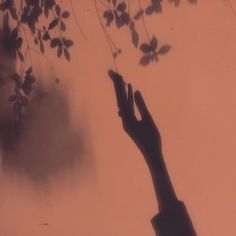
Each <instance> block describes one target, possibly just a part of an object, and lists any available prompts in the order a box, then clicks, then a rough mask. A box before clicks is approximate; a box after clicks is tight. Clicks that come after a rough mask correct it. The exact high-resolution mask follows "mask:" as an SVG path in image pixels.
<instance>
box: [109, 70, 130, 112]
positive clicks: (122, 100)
mask: <svg viewBox="0 0 236 236" xmlns="http://www.w3.org/2000/svg"><path fill="white" fill-rule="evenodd" d="M108 74H109V76H110V78H111V80H112V81H113V84H114V88H115V92H116V99H117V105H118V108H119V109H120V112H121V113H123V112H124V111H125V110H126V109H127V95H126V91H125V83H124V80H123V78H122V76H121V75H119V74H118V73H116V72H114V71H112V70H109V71H108Z"/></svg>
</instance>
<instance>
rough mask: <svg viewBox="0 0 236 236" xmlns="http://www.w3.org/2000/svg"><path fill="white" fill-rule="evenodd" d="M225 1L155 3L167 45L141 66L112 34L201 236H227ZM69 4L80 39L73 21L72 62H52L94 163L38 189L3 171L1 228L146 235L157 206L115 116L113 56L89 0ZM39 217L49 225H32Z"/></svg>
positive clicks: (41, 66) (234, 114)
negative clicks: (161, 6)
mask: <svg viewBox="0 0 236 236" xmlns="http://www.w3.org/2000/svg"><path fill="white" fill-rule="evenodd" d="M145 2H147V1H144V3H145ZM227 2H228V1H223V0H217V1H211V0H199V1H198V4H197V5H196V6H192V5H190V4H189V3H188V2H187V1H184V0H183V1H182V3H181V5H180V7H179V8H174V7H172V6H170V5H169V3H167V1H164V11H163V14H161V15H158V16H155V17H151V18H147V19H146V20H147V25H148V29H149V31H150V32H154V33H156V34H157V35H158V38H159V42H160V43H169V44H171V45H172V50H171V51H170V53H169V54H168V55H166V56H164V57H162V58H161V60H160V61H159V62H158V63H157V64H153V65H151V66H149V67H147V68H143V67H140V66H137V64H138V60H139V56H140V54H139V52H137V51H136V50H135V49H134V48H133V47H132V45H131V44H130V38H129V37H130V36H129V33H128V31H126V30H121V31H118V32H116V31H114V32H112V35H113V37H114V38H115V40H116V42H117V43H118V44H119V45H120V46H121V47H122V48H123V55H122V56H121V58H120V59H119V60H118V65H119V70H120V72H121V73H122V74H123V75H124V77H125V79H126V80H127V81H130V82H132V83H133V85H134V87H135V88H138V89H141V90H142V91H143V94H144V97H145V99H146V101H147V104H148V106H149V108H150V110H151V112H152V114H153V116H154V118H155V120H156V121H157V122H158V125H159V128H160V130H161V133H162V137H163V142H164V153H165V159H166V162H167V165H168V169H169V171H170V175H171V177H172V180H173V183H174V185H175V188H176V191H177V194H178V196H179V198H180V199H182V200H184V201H185V203H186V205H187V207H188V209H189V212H190V214H191V216H192V220H193V223H194V225H195V228H196V231H197V232H198V235H201V236H213V235H214V236H220V235H227V236H235V235H236V228H235V218H236V203H235V199H236V188H235V186H236V185H235V180H236V172H235V166H236V159H235V158H236V145H235V143H236V141H235V140H236V93H235V88H236V71H235V62H236V43H235V42H236V16H235V15H234V13H233V12H232V10H231V9H230V8H229V5H228V3H227ZM231 3H232V5H233V6H235V8H236V1H235V0H234V1H233V0H231ZM74 4H75V5H76V4H77V5H78V7H76V13H77V14H78V16H79V19H80V23H81V26H82V28H83V30H84V31H85V33H86V35H87V37H88V40H87V41H86V40H84V39H83V38H82V37H81V36H80V33H79V31H78V30H77V28H76V26H75V24H74V23H73V20H72V21H71V24H70V27H69V29H68V30H69V31H70V32H73V38H74V39H76V38H78V40H75V41H76V46H75V47H74V49H73V53H72V61H71V63H70V64H68V63H66V62H65V61H57V60H55V64H54V65H55V69H56V71H57V72H58V74H59V75H60V78H61V86H65V87H66V88H67V89H70V90H69V91H70V92H69V95H70V104H71V114H72V122H73V124H74V125H75V126H76V122H77V119H78V117H81V115H82V116H83V117H84V119H86V124H87V126H88V130H89V132H90V138H91V144H92V146H93V150H92V152H93V156H92V157H91V162H92V163H93V166H94V167H92V168H88V169H84V171H83V174H82V177H81V175H80V174H79V173H72V174H71V175H70V174H69V175H66V176H64V177H62V178H61V179H60V180H58V181H57V182H53V183H50V184H48V186H44V187H42V186H41V188H42V189H40V190H38V189H36V188H37V186H36V188H35V186H34V187H33V186H32V185H31V184H29V183H28V182H27V180H25V179H21V178H19V177H17V176H9V175H5V174H3V173H2V174H1V175H0V184H1V190H0V192H1V193H0V235H1V236H31V235H34V236H46V235H48V236H49V235H50V236H66V235H69V236H76V235H83V236H92V235H99V236H100V235H103V236H108V235H109V236H110V235H112V236H113V235H114V236H131V235H135V236H143V235H145V236H149V235H154V232H153V230H152V228H151V225H150V219H151V217H152V216H154V214H156V213H157V204H156V202H155V197H154V192H153V189H152V185H151V180H150V176H149V173H148V170H147V168H146V166H145V164H144V161H143V159H142V156H141V155H140V154H139V152H138V150H137V148H136V147H135V146H134V145H133V143H132V142H131V141H130V139H129V138H128V137H127V136H126V135H125V133H124V132H123V130H122V128H121V124H120V120H119V118H118V116H117V108H116V103H115V99H114V91H113V87H112V84H111V82H110V80H109V79H108V77H107V74H106V72H107V70H108V68H110V67H111V66H112V59H111V55H110V52H109V48H108V47H107V44H106V41H105V39H104V35H103V33H102V30H101V28H100V25H99V23H98V20H97V16H96V14H95V11H94V6H93V1H91V0H90V1H88V0H77V1H74ZM65 6H68V4H67V3H66V2H65ZM139 27H140V30H141V35H142V37H143V39H144V38H145V34H144V32H143V31H142V27H141V25H140V26H139ZM171 28H173V30H171ZM52 54H53V52H52ZM52 58H54V57H53V56H52ZM47 66H48V65H47V62H44V61H43V59H42V60H40V63H37V70H38V71H39V72H40V73H42V74H47V73H49V72H48V71H49V69H48V70H47V69H46V68H47ZM45 222H47V223H49V226H40V225H39V224H40V223H45Z"/></svg>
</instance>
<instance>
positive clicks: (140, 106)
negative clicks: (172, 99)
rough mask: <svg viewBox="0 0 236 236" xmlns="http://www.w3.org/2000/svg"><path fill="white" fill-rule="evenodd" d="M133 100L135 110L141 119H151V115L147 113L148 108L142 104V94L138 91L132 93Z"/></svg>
mask: <svg viewBox="0 0 236 236" xmlns="http://www.w3.org/2000/svg"><path fill="white" fill-rule="evenodd" d="M134 99H135V103H136V105H137V108H138V110H139V113H140V115H141V117H142V119H149V118H151V115H150V113H149V111H148V108H147V106H146V104H145V102H144V99H143V96H142V94H141V93H140V91H136V92H135V93H134Z"/></svg>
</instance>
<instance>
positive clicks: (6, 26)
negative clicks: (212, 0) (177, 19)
mask: <svg viewBox="0 0 236 236" xmlns="http://www.w3.org/2000/svg"><path fill="white" fill-rule="evenodd" d="M69 2H70V6H71V12H72V14H73V15H74V16H75V12H74V6H73V3H72V0H69ZM188 2H190V3H192V4H193V3H196V2H197V0H188ZM137 3H138V7H137V9H135V5H134V2H133V1H130V0H94V4H95V9H96V12H97V15H98V18H99V22H100V24H101V26H102V28H103V31H104V34H105V37H106V40H107V42H108V44H109V47H110V50H111V53H112V57H113V60H114V64H115V67H116V69H117V71H118V68H117V63H116V58H117V57H119V56H120V55H121V54H122V50H121V48H119V47H117V46H116V43H115V42H114V40H113V39H112V37H111V35H110V33H109V28H110V27H115V28H117V29H121V28H124V27H127V29H128V30H129V32H130V38H131V42H132V44H133V46H134V47H135V48H136V49H138V50H140V53H141V58H140V60H139V64H140V65H142V66H147V65H149V64H150V63H151V62H158V60H159V56H160V55H164V54H166V53H168V52H169V50H170V48H171V47H170V45H168V44H166V45H162V46H160V47H159V45H158V38H157V36H155V35H152V36H150V35H149V32H148V29H147V26H146V21H145V17H146V16H151V15H154V14H160V13H161V12H162V11H163V1H162V0H149V3H148V4H146V3H145V6H142V1H141V0H137ZM169 3H170V4H174V5H175V6H178V5H179V3H180V0H169ZM131 7H132V12H135V14H134V15H133V14H131V10H130V9H131ZM101 8H102V10H101ZM0 11H1V12H2V14H3V26H2V31H3V35H4V37H3V41H4V42H3V44H4V48H5V49H6V51H8V53H9V54H10V55H11V56H12V57H13V58H15V60H19V61H20V62H21V67H20V69H19V71H17V72H16V73H15V74H13V75H12V74H11V75H9V78H11V79H12V80H13V81H14V83H15V89H14V93H13V94H12V95H10V97H9V101H10V103H11V104H12V107H13V109H14V113H15V115H16V117H17V119H19V120H21V118H22V113H23V112H24V109H25V107H26V106H27V105H28V104H29V98H30V96H31V94H32V92H33V89H34V87H35V81H36V75H35V74H34V68H33V65H32V56H31V51H32V50H38V51H39V52H40V53H41V54H42V56H44V55H45V53H46V49H47V48H48V47H49V48H51V49H53V50H55V51H56V56H57V57H58V58H62V57H64V58H65V59H66V60H67V61H70V60H71V53H70V49H71V47H72V46H73V44H74V42H73V41H72V39H70V38H67V37H66V31H67V25H66V23H67V19H68V18H69V17H70V16H71V13H70V11H68V10H66V9H62V5H61V1H60V0H20V1H19V0H2V2H1V3H0ZM101 11H102V13H101ZM75 20H76V23H77V25H78V27H79V29H80V31H81V33H82V35H83V36H84V34H83V32H82V30H81V28H80V25H79V22H78V18H77V17H76V16H75ZM139 21H140V22H141V23H142V25H143V28H144V30H145V33H146V40H143V39H142V36H141V35H140V32H139V31H140V30H138V27H137V24H138V22H139ZM29 32H30V34H29ZM31 42H33V44H34V45H35V48H32V47H31V46H30V45H31ZM53 71H54V69H53ZM54 72H55V71H54ZM55 77H56V75H55ZM55 81H56V82H58V81H59V79H58V78H55Z"/></svg>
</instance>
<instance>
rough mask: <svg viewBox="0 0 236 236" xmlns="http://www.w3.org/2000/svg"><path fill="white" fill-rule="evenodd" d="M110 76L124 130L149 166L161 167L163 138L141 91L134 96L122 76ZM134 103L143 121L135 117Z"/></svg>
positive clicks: (111, 72) (111, 73)
mask: <svg viewBox="0 0 236 236" xmlns="http://www.w3.org/2000/svg"><path fill="white" fill-rule="evenodd" d="M108 74H109V76H110V78H111V79H112V81H113V83H114V87H115V92H116V99H117V105H118V108H119V116H120V117H121V119H122V124H123V128H124V130H125V131H126V133H127V134H128V135H129V136H130V137H131V138H132V139H133V141H134V142H135V144H136V145H137V146H138V148H139V149H140V151H141V152H142V153H143V155H144V157H145V160H146V162H147V164H148V165H149V166H153V165H154V166H156V164H158V166H159V165H160V161H161V160H162V151H161V136H160V133H159V131H158V129H157V127H156V125H155V123H154V121H153V119H152V116H151V114H150V113H149V111H148V109H147V106H146V105H145V102H144V99H143V97H142V95H141V93H140V91H135V93H134V95H133V90H132V86H131V84H128V92H126V88H125V87H126V85H125V83H124V80H123V78H122V76H121V75H119V74H117V73H115V72H114V71H112V70H110V71H109V72H108ZM134 101H135V104H136V106H137V108H138V110H139V112H140V115H141V118H142V119H141V120H138V119H137V118H136V116H135V112H134Z"/></svg>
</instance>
